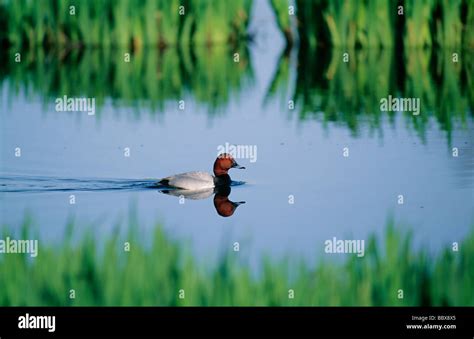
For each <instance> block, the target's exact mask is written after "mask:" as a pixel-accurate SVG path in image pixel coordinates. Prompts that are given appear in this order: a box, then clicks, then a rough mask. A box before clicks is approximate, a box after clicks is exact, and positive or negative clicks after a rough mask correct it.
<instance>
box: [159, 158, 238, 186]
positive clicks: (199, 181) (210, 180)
mask: <svg viewBox="0 0 474 339" xmlns="http://www.w3.org/2000/svg"><path fill="white" fill-rule="evenodd" d="M231 168H237V169H245V167H243V166H240V165H239V164H238V163H237V162H236V161H235V159H234V157H233V156H232V155H231V154H229V153H221V154H219V156H218V157H217V158H216V160H215V161H214V168H213V172H214V175H212V174H210V173H207V172H200V171H194V172H186V173H181V174H175V175H171V176H168V177H166V178H163V179H160V180H159V181H158V184H159V185H160V186H164V187H168V188H177V189H182V190H193V191H195V190H206V189H210V188H215V187H222V186H230V184H231V183H232V180H231V178H230V176H229V174H228V171H229V170H230V169H231Z"/></svg>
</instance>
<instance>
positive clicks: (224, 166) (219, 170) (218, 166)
mask: <svg viewBox="0 0 474 339" xmlns="http://www.w3.org/2000/svg"><path fill="white" fill-rule="evenodd" d="M231 168H239V169H245V167H243V166H240V165H239V164H238V163H237V162H236V161H235V159H234V157H232V155H230V154H229V153H222V154H220V155H219V156H218V157H217V159H216V161H215V162H214V175H215V176H216V177H218V176H220V175H226V174H227V171H228V170H230V169H231Z"/></svg>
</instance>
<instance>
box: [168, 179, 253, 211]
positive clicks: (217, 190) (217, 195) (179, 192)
mask: <svg viewBox="0 0 474 339" xmlns="http://www.w3.org/2000/svg"><path fill="white" fill-rule="evenodd" d="M231 191H232V189H231V187H230V185H223V186H216V187H214V188H207V189H202V190H183V189H165V190H160V192H161V193H164V194H168V195H173V196H175V197H180V198H183V199H191V200H201V199H207V198H209V197H210V196H211V195H212V194H214V207H215V209H216V212H217V214H219V215H220V216H221V217H230V216H231V215H233V214H234V212H235V210H236V209H237V207H239V206H240V205H242V204H245V201H239V202H235V201H231V200H229V195H230V192H231Z"/></svg>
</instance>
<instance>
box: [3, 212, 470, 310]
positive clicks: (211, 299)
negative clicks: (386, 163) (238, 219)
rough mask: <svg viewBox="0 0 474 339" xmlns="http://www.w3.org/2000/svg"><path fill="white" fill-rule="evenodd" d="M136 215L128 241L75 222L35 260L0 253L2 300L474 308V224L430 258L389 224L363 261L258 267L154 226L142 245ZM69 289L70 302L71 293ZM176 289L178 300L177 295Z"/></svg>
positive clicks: (26, 231) (26, 232)
mask: <svg viewBox="0 0 474 339" xmlns="http://www.w3.org/2000/svg"><path fill="white" fill-rule="evenodd" d="M134 220H135V219H130V221H129V226H130V231H129V232H128V234H127V235H126V237H123V236H119V235H118V234H119V232H113V233H112V234H111V235H110V236H109V237H108V238H106V239H105V243H104V242H103V241H100V242H99V240H96V238H94V237H93V236H92V235H91V234H90V233H87V232H86V235H84V236H82V237H79V238H78V237H77V236H74V229H75V228H76V227H78V226H80V225H75V224H74V222H70V223H69V224H68V227H67V232H66V235H65V238H64V240H63V241H62V242H61V243H60V244H58V245H52V244H48V243H43V242H40V247H39V252H38V256H37V257H36V258H35V259H31V258H29V257H28V256H24V255H16V254H7V255H2V256H0V284H1V286H2V288H1V289H0V305H2V306H17V305H21V306H25V305H27V306H33V305H48V306H73V305H74V306H80V305H97V306H99V305H100V306H102V305H107V306H110V305H160V306H162V305H166V306H168V305H169V306H185V305H198V306H201V305H202V306H208V305H234V306H248V305H269V306H280V305H282V306H300V305H313V306H322V305H328V306H340V305H344V306H353V305H354V306H355V305H357V306H359V305H363V306H372V305H383V306H389V305H390V306H409V305H411V306H418V305H450V306H473V305H474V290H473V289H472V286H473V284H474V261H473V260H474V230H473V231H472V232H471V233H470V234H468V236H467V237H466V238H465V239H464V240H463V241H462V242H460V243H459V252H453V251H452V249H451V247H447V248H446V249H445V250H443V251H441V252H440V253H439V254H437V255H429V254H428V252H427V251H425V250H424V249H419V250H414V249H413V246H412V236H411V233H406V232H402V231H400V230H399V229H398V228H397V227H396V226H395V224H394V223H393V221H389V222H388V224H387V226H386V231H385V235H384V236H383V237H382V238H376V237H375V236H371V237H370V238H369V239H368V240H367V241H366V250H365V256H364V257H363V258H358V257H356V256H351V257H349V258H348V259H347V260H344V261H342V262H340V261H338V262H335V261H333V260H331V259H328V258H324V259H323V258H319V259H318V260H317V261H316V263H315V264H311V265H310V264H307V263H306V262H303V261H299V260H296V259H292V260H290V258H286V259H283V260H271V259H269V258H267V259H262V261H261V262H260V269H259V271H258V272H257V273H256V272H252V271H251V270H250V268H249V265H248V263H247V262H245V260H241V259H238V257H237V255H236V254H235V252H233V251H230V252H227V253H224V254H223V255H222V256H221V257H220V259H218V262H217V263H215V264H207V265H206V264H204V263H203V262H202V261H197V260H196V259H195V258H194V256H193V255H192V254H191V253H190V252H189V251H188V250H187V248H188V246H187V244H186V243H183V242H178V241H176V240H172V239H171V238H170V237H169V236H168V235H167V234H166V232H164V231H163V230H162V228H161V227H160V226H158V225H157V226H156V228H155V230H154V231H153V232H152V236H151V237H147V239H148V242H146V241H145V240H144V239H143V237H140V236H139V235H138V233H137V231H136V230H137V229H140V228H139V224H138V223H137V221H136V220H135V221H134ZM32 224H34V220H31V219H30V220H29V221H28V222H25V225H24V227H23V232H22V237H23V238H25V239H29V238H28V237H30V238H31V237H32V236H33V234H34V233H35V231H34V229H35V228H34V227H33V226H32ZM2 229H3V231H2V236H3V237H6V236H7V235H9V233H8V229H9V228H8V227H3V228H2ZM133 230H135V231H133ZM10 235H11V234H10ZM124 241H127V242H129V243H130V246H131V247H130V251H129V252H127V251H125V250H124ZM71 289H74V290H75V294H76V298H75V299H70V298H69V295H70V290H71ZM181 289H182V290H184V292H185V298H184V299H179V297H178V294H179V290H181ZM289 289H293V290H294V299H289V298H288V290H289ZM399 289H403V293H404V298H403V299H399V298H398V291H399Z"/></svg>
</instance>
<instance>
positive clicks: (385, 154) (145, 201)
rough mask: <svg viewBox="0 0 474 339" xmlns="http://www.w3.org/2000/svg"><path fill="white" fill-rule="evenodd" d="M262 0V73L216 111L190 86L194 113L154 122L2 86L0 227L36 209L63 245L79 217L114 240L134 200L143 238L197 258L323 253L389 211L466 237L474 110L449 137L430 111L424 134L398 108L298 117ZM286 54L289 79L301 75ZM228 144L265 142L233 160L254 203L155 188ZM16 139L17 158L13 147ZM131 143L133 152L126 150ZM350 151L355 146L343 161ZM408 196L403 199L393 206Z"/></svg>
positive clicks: (427, 229) (473, 174)
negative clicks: (348, 123)
mask: <svg viewBox="0 0 474 339" xmlns="http://www.w3.org/2000/svg"><path fill="white" fill-rule="evenodd" d="M256 6H257V8H256V9H255V17H254V18H253V25H254V30H255V31H257V33H258V35H257V39H256V41H255V43H253V44H252V45H251V46H250V57H251V64H252V66H251V67H252V69H253V74H254V77H253V80H252V81H251V82H248V83H247V84H246V85H245V86H244V87H243V88H242V90H241V91H239V93H238V94H237V95H234V96H231V97H230V100H229V102H228V103H227V104H226V105H225V107H223V108H222V111H223V113H222V114H219V115H210V114H208V107H206V106H204V105H202V104H198V103H197V101H195V100H193V98H192V96H190V97H189V98H188V99H187V101H186V110H185V111H178V110H177V109H176V108H170V109H167V110H166V111H165V112H164V114H163V115H160V117H159V119H157V118H156V117H155V116H152V115H147V114H142V115H140V118H136V116H135V115H134V108H133V107H127V106H125V105H122V106H118V107H117V105H114V104H112V101H110V100H108V101H107V102H106V103H105V105H104V106H103V107H101V114H100V119H99V118H98V117H96V116H88V115H87V114H86V113H71V112H55V111H54V100H53V99H51V100H50V102H49V105H44V98H43V97H41V96H39V95H37V94H34V93H33V94H32V93H28V94H27V93H26V92H25V90H24V89H20V90H19V91H18V92H15V91H13V90H12V89H11V87H9V86H7V83H6V82H4V83H3V86H2V88H1V93H0V94H1V104H0V109H1V113H0V142H1V144H0V161H1V162H0V177H1V179H0V182H1V184H2V186H1V187H0V223H1V224H2V225H9V226H10V227H13V228H14V229H16V230H19V229H20V227H21V223H22V221H23V220H24V218H25V213H29V214H30V215H31V216H33V217H34V224H35V225H36V226H37V227H38V229H39V232H40V238H41V239H43V240H44V241H48V242H59V241H60V240H61V238H62V235H63V234H64V231H65V227H66V222H67V220H69V218H70V217H74V218H75V220H76V221H77V224H78V225H81V226H82V225H83V227H84V229H87V228H88V229H90V228H92V229H93V232H94V233H95V234H96V235H97V236H98V237H103V238H106V237H107V236H108V235H110V234H111V232H113V230H114V226H115V225H116V223H117V222H120V221H121V220H122V221H123V220H126V218H127V217H128V214H129V211H130V208H131V206H132V207H133V208H135V209H136V214H137V216H138V219H139V221H140V226H139V227H140V230H139V231H140V233H141V234H143V236H144V237H146V234H148V232H150V231H151V230H152V229H153V227H154V226H155V224H156V222H160V223H162V224H163V225H164V228H165V230H166V231H167V232H168V233H169V234H170V235H171V236H172V237H174V238H177V239H186V240H190V242H189V243H190V246H191V247H192V248H191V249H192V251H194V252H195V253H196V255H197V257H199V258H203V259H205V260H208V259H209V258H212V257H214V256H215V255H217V254H218V253H221V251H222V250H223V249H224V250H231V248H232V247H231V244H232V243H233V242H235V241H238V242H240V251H241V253H242V254H244V255H245V256H247V257H248V258H249V260H251V261H252V262H254V261H255V262H257V261H258V260H259V259H260V258H261V257H262V255H270V256H271V257H281V256H284V255H291V256H293V257H298V258H299V257H302V258H304V259H306V260H309V261H312V260H313V259H314V258H317V257H318V256H320V255H322V254H323V253H324V241H325V240H326V239H332V238H333V237H337V238H341V239H347V238H351V239H367V238H368V236H369V235H370V234H373V233H375V234H377V235H382V234H383V231H384V229H385V225H386V221H387V219H388V217H389V216H393V217H394V219H395V220H396V221H397V225H399V226H398V227H401V228H406V229H411V230H413V233H414V239H415V244H416V246H421V245H426V246H428V247H429V248H430V249H431V250H432V251H436V250H437V249H440V248H442V247H443V246H446V245H448V244H450V243H452V242H453V241H461V240H462V238H463V237H464V236H465V235H466V234H467V233H468V232H469V231H470V230H472V225H473V224H474V208H473V207H474V151H473V142H474V132H473V131H474V122H473V120H472V118H471V116H468V118H467V121H465V122H464V124H463V125H462V124H461V122H456V124H455V126H454V127H453V129H452V137H451V138H452V139H451V146H450V145H449V143H448V142H447V137H446V133H445V132H443V131H442V130H441V129H440V127H439V124H438V123H437V122H436V121H435V120H434V119H432V118H430V120H429V123H428V125H427V126H428V127H427V129H426V133H425V141H424V142H422V140H420V137H419V136H418V135H417V133H416V132H415V131H413V129H412V128H410V127H409V126H408V125H407V121H406V118H405V117H404V116H403V115H402V114H395V116H394V120H393V123H389V121H388V118H387V116H382V120H381V122H380V128H379V129H380V130H381V131H383V133H373V131H372V130H370V129H369V128H368V127H367V125H364V124H363V121H361V122H362V123H361V124H360V126H361V127H360V129H359V134H358V135H357V136H354V134H353V133H351V131H350V130H348V129H347V127H345V126H342V125H341V124H336V123H334V124H331V123H330V124H329V125H328V126H324V124H323V123H321V122H320V121H318V120H311V119H309V120H304V121H302V120H299V119H297V116H296V115H289V114H288V111H287V110H286V109H285V107H284V105H285V103H286V99H285V98H283V100H282V98H280V97H272V98H268V95H267V94H268V89H269V87H270V86H271V82H272V79H273V77H274V75H275V72H276V70H277V67H278V61H279V57H280V54H281V53H282V51H283V48H284V43H283V39H282V38H281V37H280V36H279V35H278V32H277V29H276V27H275V24H274V21H273V18H272V16H271V13H270V12H269V9H268V8H267V5H266V4H264V3H263V2H257V5H256ZM291 60H293V59H291ZM291 62H292V65H291V70H292V74H290V77H289V83H288V86H289V88H291V87H292V86H293V84H292V81H294V73H295V72H296V64H295V61H294V60H293V61H291ZM226 142H229V143H233V144H243V145H255V146H256V147H257V160H256V161H255V162H253V163H252V162H250V160H249V159H238V161H239V163H240V164H241V165H243V166H245V167H246V170H231V172H230V175H231V176H232V179H234V180H241V181H245V182H246V184H245V185H240V186H237V187H233V188H232V191H231V193H230V195H229V199H230V200H232V201H245V202H246V204H244V205H241V206H239V207H238V209H237V210H236V211H235V213H234V214H233V215H232V216H231V217H229V218H223V217H221V216H219V215H218V214H217V213H216V210H215V208H214V205H213V199H212V196H211V197H209V198H207V199H201V200H185V203H184V204H181V203H180V199H179V198H178V197H174V196H170V195H165V194H161V193H160V192H159V190H156V189H150V188H149V187H147V185H148V183H149V182H152V180H149V179H155V178H160V177H164V176H167V175H170V174H174V173H180V172H184V171H191V170H204V171H211V170H212V164H213V162H214V160H215V157H216V154H217V147H218V146H219V145H224V144H225V143H226ZM455 146H456V147H458V148H459V150H460V155H459V157H456V158H455V157H452V155H451V147H455ZM16 147H21V150H22V156H21V157H15V148H16ZM126 147H128V148H130V157H125V156H124V151H123V150H124V148H126ZM344 147H349V149H350V156H349V157H348V158H345V157H343V155H342V153H343V148H344ZM8 191H16V192H8ZM18 191H20V192H18ZM71 194H74V195H75V204H74V205H71V204H70V203H69V202H70V195H71ZM399 194H403V195H404V200H405V201H404V204H403V205H398V204H397V199H398V198H397V197H398V195H399ZM289 195H293V196H294V204H290V203H289ZM126 227H127V226H126V222H123V223H122V228H123V229H126ZM77 231H78V232H79V233H80V232H82V231H83V230H82V229H79V230H77Z"/></svg>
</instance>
